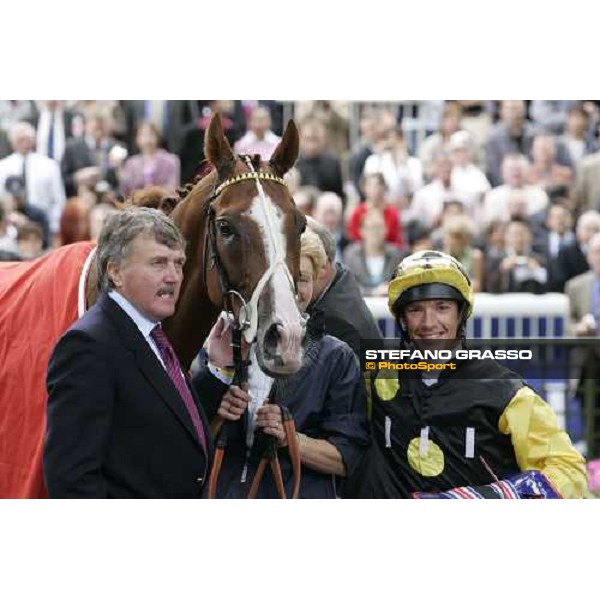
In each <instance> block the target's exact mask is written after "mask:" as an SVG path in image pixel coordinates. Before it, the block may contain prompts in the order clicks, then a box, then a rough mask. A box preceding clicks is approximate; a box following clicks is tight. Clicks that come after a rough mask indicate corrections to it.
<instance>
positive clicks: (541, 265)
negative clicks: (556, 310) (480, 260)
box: [486, 220, 548, 294]
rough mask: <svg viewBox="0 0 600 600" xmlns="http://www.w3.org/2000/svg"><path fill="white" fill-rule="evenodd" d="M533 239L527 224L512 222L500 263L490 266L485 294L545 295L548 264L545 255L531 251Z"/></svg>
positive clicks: (505, 236) (523, 221)
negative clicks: (527, 293)
mask: <svg viewBox="0 0 600 600" xmlns="http://www.w3.org/2000/svg"><path fill="white" fill-rule="evenodd" d="M532 239H533V235H532V233H531V228H530V226H529V223H528V222H527V221H525V220H513V221H510V223H508V225H507V226H506V230H505V233H504V253H503V254H502V255H500V256H499V257H498V260H497V262H494V263H492V264H490V271H488V274H490V277H489V278H488V287H487V290H486V291H488V292H491V293H493V294H503V293H506V292H529V293H533V294H542V293H544V292H545V291H546V284H547V281H548V272H547V269H546V264H545V261H544V258H543V257H542V256H540V255H539V254H536V253H534V252H532V250H531V243H532ZM492 274H493V276H492Z"/></svg>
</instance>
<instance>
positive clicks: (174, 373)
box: [150, 324, 206, 450]
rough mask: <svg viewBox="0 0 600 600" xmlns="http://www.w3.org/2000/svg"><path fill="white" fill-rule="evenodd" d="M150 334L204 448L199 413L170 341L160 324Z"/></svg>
mask: <svg viewBox="0 0 600 600" xmlns="http://www.w3.org/2000/svg"><path fill="white" fill-rule="evenodd" d="M150 336H151V337H152V339H153V340H154V341H155V342H156V346H157V347H158V351H159V352H160V355H161V356H162V359H163V361H164V363H165V367H166V369H167V374H168V375H169V377H170V378H171V381H172V382H173V385H174V386H175V387H176V388H177V391H178V392H179V395H180V396H181V399H182V400H183V403H184V404H185V407H186V408H187V411H188V413H189V415H190V417H191V419H192V423H193V424H194V429H195V430H196V433H197V434H198V439H199V440H200V443H201V444H202V447H203V448H204V449H205V450H206V436H205V435H204V428H203V426H202V421H201V420H200V414H199V413H198V408H197V407H196V404H195V403H194V398H193V397H192V393H191V392H190V389H189V388H188V386H187V383H186V381H185V379H184V377H183V374H182V373H181V367H180V366H179V361H178V360H177V356H176V355H175V351H174V350H173V347H172V346H171V343H170V342H169V340H168V339H167V336H166V335H165V332H164V331H163V330H162V327H161V326H160V324H158V325H157V326H156V327H155V328H154V329H153V330H152V331H151V332H150Z"/></svg>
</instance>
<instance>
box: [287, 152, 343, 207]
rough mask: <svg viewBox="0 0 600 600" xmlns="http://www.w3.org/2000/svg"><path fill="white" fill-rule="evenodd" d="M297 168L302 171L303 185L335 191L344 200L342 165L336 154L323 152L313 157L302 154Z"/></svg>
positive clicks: (324, 190)
mask: <svg viewBox="0 0 600 600" xmlns="http://www.w3.org/2000/svg"><path fill="white" fill-rule="evenodd" d="M296 169H298V171H300V180H301V181H302V185H314V186H315V187H316V188H319V189H320V190H321V191H322V192H335V193H336V194H337V195H338V196H339V197H340V198H341V199H342V201H344V200H345V196H344V181H343V179H342V166H341V163H340V160H339V158H338V157H337V156H335V155H334V154H331V153H330V152H323V153H321V154H317V155H316V156H313V157H311V158H309V157H307V156H302V155H301V156H300V158H298V161H297V162H296Z"/></svg>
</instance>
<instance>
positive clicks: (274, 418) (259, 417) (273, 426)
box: [256, 404, 287, 448]
mask: <svg viewBox="0 0 600 600" xmlns="http://www.w3.org/2000/svg"><path fill="white" fill-rule="evenodd" d="M256 427H257V428H258V429H260V430H261V431H262V432H263V433H266V434H267V435H272V436H273V437H274V438H276V439H277V446H278V447H279V448H284V447H285V446H287V440H286V436H285V430H284V428H283V420H282V418H281V409H280V408H279V406H277V405H275V404H264V405H263V406H261V407H260V408H259V409H258V410H257V411H256Z"/></svg>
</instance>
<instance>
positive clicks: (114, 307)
mask: <svg viewBox="0 0 600 600" xmlns="http://www.w3.org/2000/svg"><path fill="white" fill-rule="evenodd" d="M97 248H98V249H97V263H98V276H99V286H100V288H101V290H102V293H101V295H100V297H99V299H98V301H97V302H96V304H95V305H94V306H93V307H92V308H91V309H90V310H88V311H87V312H86V313H85V314H84V315H83V317H81V318H80V319H79V320H78V321H76V322H75V324H74V325H72V326H71V328H70V329H69V330H68V331H67V332H66V333H65V334H64V335H63V337H62V338H61V339H60V340H59V342H58V344H57V345H56V347H55V348H54V350H53V352H52V356H51V358H50V362H49V366H48V376H47V388H48V407H47V435H46V440H45V446H44V455H43V468H44V479H45V482H46V485H47V488H48V493H49V495H50V497H51V498H141V497H144V498H199V497H200V496H201V493H202V488H203V485H204V482H205V480H206V475H207V473H208V470H209V468H210V460H211V458H210V457H211V454H212V441H211V438H210V433H209V429H208V423H207V421H206V419H205V417H204V413H203V410H202V407H201V405H200V403H199V399H198V397H197V396H195V394H194V390H193V389H192V388H191V387H190V383H189V381H188V379H187V378H186V375H185V373H184V372H183V371H182V369H181V366H180V365H179V362H178V360H177V357H176V356H175V353H174V351H173V349H172V347H171V345H170V343H169V340H168V339H167V337H166V335H165V333H164V332H163V330H162V328H161V325H160V323H161V321H162V320H163V319H165V318H167V317H169V316H171V315H172V314H173V313H174V311H175V306H176V303H177V299H178V296H179V291H180V289H181V283H182V280H183V263H184V261H185V250H184V248H185V240H184V239H183V237H182V235H181V233H180V232H179V230H178V229H177V227H175V225H174V224H173V222H172V221H171V220H170V219H169V218H168V217H166V216H165V215H164V214H163V213H162V212H160V211H158V210H155V209H150V208H135V209H131V210H122V211H119V212H118V213H116V214H114V215H112V216H111V218H110V220H109V221H108V222H107V223H106V226H105V228H104V230H103V232H102V235H101V236H100V239H99V241H98V246H97ZM213 383H214V385H216V386H219V387H220V388H221V389H222V388H223V386H222V384H221V383H220V382H219V381H218V380H216V379H215V381H214V382H213ZM207 385H208V384H207Z"/></svg>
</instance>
